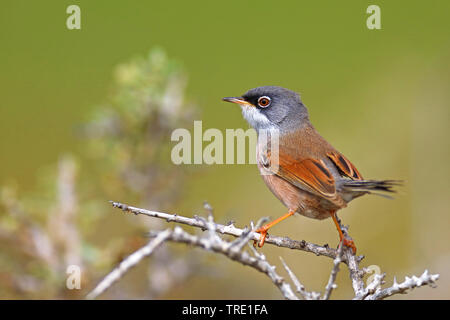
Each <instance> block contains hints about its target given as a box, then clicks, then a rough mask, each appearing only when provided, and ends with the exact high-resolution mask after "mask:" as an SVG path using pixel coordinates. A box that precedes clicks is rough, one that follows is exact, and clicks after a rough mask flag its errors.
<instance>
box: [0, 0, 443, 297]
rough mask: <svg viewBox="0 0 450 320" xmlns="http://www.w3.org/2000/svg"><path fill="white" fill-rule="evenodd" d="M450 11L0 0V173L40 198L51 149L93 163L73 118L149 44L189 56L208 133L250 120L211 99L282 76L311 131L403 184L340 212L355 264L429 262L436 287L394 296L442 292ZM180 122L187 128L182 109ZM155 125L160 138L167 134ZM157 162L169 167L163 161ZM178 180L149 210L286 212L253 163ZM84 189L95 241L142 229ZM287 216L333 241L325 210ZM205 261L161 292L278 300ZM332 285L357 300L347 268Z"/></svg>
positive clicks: (283, 231) (2, 179)
mask: <svg viewBox="0 0 450 320" xmlns="http://www.w3.org/2000/svg"><path fill="white" fill-rule="evenodd" d="M71 4H77V5H79V6H80V8H81V21H82V22H81V26H82V29H81V30H68V29H67V28H66V18H67V17H68V15H67V14H66V8H67V6H69V5H71ZM370 4H377V5H379V6H380V8H381V24H382V29H381V30H368V29H367V27H366V19H367V17H368V15H367V14H366V8H367V7H368V6H369V5H370ZM449 10H450V2H448V1H445V0H442V1H395V2H394V1H341V2H337V1H320V2H319V1H316V2H314V1H292V2H288V1H286V2H274V1H227V2H213V1H189V2H186V1H184V2H181V1H180V2H176V3H175V2H168V1H135V0H133V1H126V2H125V1H116V2H112V1H100V0H97V1H66V0H64V1H61V0H59V1H47V0H45V1H44V0H42V1H34V2H30V1H17V0H15V1H10V0H4V1H2V3H1V6H0V40H1V45H0V92H1V101H0V150H1V151H0V163H1V169H0V184H1V185H14V188H15V190H16V192H17V194H18V195H19V196H18V198H21V197H22V198H23V197H28V196H30V195H33V197H34V198H39V197H40V192H41V191H42V189H41V182H40V179H44V180H45V179H46V176H47V175H48V174H49V172H53V171H56V164H57V162H58V159H60V157H61V155H63V154H68V153H69V154H72V155H74V157H75V158H76V159H77V163H78V164H77V167H78V175H80V176H83V175H85V172H90V170H92V168H91V167H90V164H91V161H89V160H86V157H85V150H86V148H85V145H86V141H85V140H84V139H80V138H79V137H78V135H77V134H76V128H77V126H79V125H80V124H81V123H84V122H86V121H87V120H89V119H90V117H91V114H92V112H94V109H95V108H96V106H98V105H101V104H103V103H104V102H105V100H106V99H107V97H109V96H111V94H112V92H114V72H115V71H114V70H116V67H117V66H118V65H120V64H123V63H126V62H127V61H130V59H135V58H137V57H145V56H147V54H148V52H149V50H151V49H152V48H155V47H159V48H162V49H163V50H164V51H165V52H166V54H167V56H168V57H170V59H175V60H176V61H179V62H180V63H181V65H182V66H183V70H184V72H185V73H186V74H187V91H186V96H187V97H186V99H189V101H191V102H192V104H194V105H195V106H196V108H197V109H196V113H195V116H193V119H198V120H202V121H203V128H204V129H206V128H219V129H225V128H247V127H248V125H247V124H246V122H245V121H244V119H243V118H242V116H241V113H240V111H239V109H238V108H234V107H233V106H232V105H229V104H225V103H223V102H221V100H220V99H221V98H222V97H224V96H232V95H240V94H242V93H243V92H245V91H246V90H248V89H250V88H253V87H256V86H260V85H280V86H283V87H287V88H290V89H292V90H295V91H297V92H300V93H301V95H302V99H303V102H304V103H305V104H306V106H307V107H308V108H309V111H310V116H311V119H312V122H313V124H314V125H315V127H316V128H317V129H318V130H319V132H321V134H322V135H323V136H324V137H325V138H327V139H328V140H329V141H330V142H331V143H332V144H333V145H334V146H335V147H336V148H337V149H338V150H340V151H341V152H342V153H344V154H345V155H346V156H347V157H348V158H349V159H351V161H352V162H353V163H354V164H355V165H356V166H357V167H358V169H359V171H360V172H361V173H362V174H363V175H364V177H367V178H380V179H383V178H393V179H403V180H405V181H406V184H405V187H404V188H403V189H402V192H401V193H400V194H399V195H398V196H397V197H396V199H395V200H393V201H389V200H386V199H384V198H381V197H364V198H362V199H358V200H356V201H355V202H354V203H352V204H351V205H350V206H349V208H347V209H345V210H344V211H342V212H341V214H340V217H341V218H342V219H343V222H344V224H349V225H350V234H351V235H352V236H353V238H354V239H355V242H356V245H357V247H358V250H359V253H360V254H364V255H365V256H366V259H365V260H364V261H363V265H364V266H369V265H373V264H375V265H378V266H380V268H381V270H382V271H383V272H387V274H388V276H387V281H388V283H390V282H391V281H392V278H393V276H394V275H396V276H397V279H399V280H400V279H403V277H404V276H405V275H411V274H420V273H422V272H423V270H424V269H429V270H430V271H431V272H434V273H440V274H441V278H440V280H439V282H438V288H436V289H431V288H421V289H417V290H415V291H414V292H413V293H411V294H410V295H408V296H401V297H398V298H403V299H404V298H421V299H429V298H440V299H442V298H445V299H448V298H450V280H449V276H450V247H449V240H450V235H449V233H448V227H449V222H450V215H449V214H450V212H449V207H450V200H449V193H450V182H449V178H450V175H449V171H450V170H449V167H448V163H449V160H450V151H449V150H450V149H449V142H448V141H449V140H448V138H449V133H450V129H449V126H448V124H449V119H450V117H449V103H450V91H449V88H450V65H449V61H450V37H449V35H450V32H449V31H450V21H449V20H448V12H449ZM186 127H187V128H188V129H191V128H192V121H191V122H187V124H186ZM165 137H166V138H167V143H168V144H169V146H170V135H166V136H165ZM164 161H165V162H166V163H167V164H168V165H169V166H170V158H169V157H167V158H166V159H164ZM185 169H186V168H181V167H175V166H173V168H171V170H174V171H177V170H185ZM188 170H190V169H188ZM42 177H44V178H42ZM90 179H93V180H95V176H91V177H90ZM177 191H178V192H179V193H180V195H179V197H177V199H176V201H175V202H172V203H169V204H167V203H165V204H161V206H160V207H153V208H150V209H154V210H161V211H164V210H169V211H174V210H176V211H177V212H178V213H180V214H184V215H188V216H190V215H193V214H195V213H197V214H198V213H202V214H204V210H203V208H202V203H203V201H204V200H207V201H208V202H209V203H211V204H212V206H213V207H214V209H215V215H216V220H217V221H219V222H226V221H227V220H230V219H233V220H235V221H236V224H237V225H238V226H244V225H247V224H248V223H249V221H250V220H255V221H256V220H258V219H259V218H260V217H262V216H270V217H272V218H275V217H277V216H279V215H281V214H283V213H284V211H285V209H284V208H283V206H282V205H281V204H280V203H279V202H278V200H277V199H276V198H275V197H273V196H272V195H271V193H270V191H269V190H268V189H267V188H266V187H265V185H264V183H263V181H262V179H261V178H260V177H259V175H258V172H257V169H256V167H255V166H252V165H216V166H204V167H201V168H198V169H194V170H193V172H192V173H191V174H190V175H189V177H188V179H186V181H185V183H184V184H183V185H182V190H177ZM91 197H93V198H97V201H103V200H104V208H102V210H104V211H105V212H108V215H107V218H103V219H104V220H103V221H108V224H106V226H105V225H103V226H102V228H98V229H97V230H95V232H94V233H95V237H92V240H91V241H92V242H93V243H95V244H96V246H97V247H98V250H101V249H102V246H103V245H104V244H106V243H112V242H114V241H116V240H117V239H124V238H127V237H130V236H132V235H134V236H138V237H139V236H140V235H141V233H140V231H133V230H135V229H136V226H135V225H134V224H133V223H134V222H132V221H131V220H133V219H134V220H136V219H138V218H135V217H127V216H125V215H121V214H119V213H118V212H116V211H115V210H114V209H110V208H109V207H108V206H109V204H108V203H107V202H106V201H107V200H109V199H108V198H105V199H103V198H100V197H101V195H97V194H96V193H95V190H93V191H92V194H91ZM133 199H134V198H133V197H132V196H129V197H128V196H127V194H122V198H121V199H114V200H119V201H122V202H128V203H129V202H131V203H132V201H133ZM2 214H6V213H5V212H2ZM30 219H31V218H30ZM291 219H292V221H291V223H284V224H280V225H279V226H277V227H276V228H274V229H273V230H272V233H273V234H276V235H286V236H289V237H291V238H295V239H305V240H308V241H311V242H314V243H318V244H324V243H328V244H330V245H331V246H335V245H337V243H338V235H337V232H336V230H335V227H334V225H333V223H332V221H331V220H330V221H328V220H325V221H315V220H312V219H307V218H304V217H294V218H291ZM139 221H142V220H139ZM124 225H130V226H127V227H123V226H124ZM160 227H161V228H162V227H164V226H160ZM106 229H107V230H106ZM82 233H83V232H82V230H81V234H82ZM172 247H174V248H173V250H175V251H176V250H181V249H182V248H177V246H172ZM189 250H191V249H189ZM263 251H264V252H265V253H266V254H267V257H268V259H270V260H271V261H272V262H273V263H275V264H277V265H278V266H279V267H278V270H279V271H280V273H282V274H283V275H285V274H284V273H283V271H282V268H281V266H280V263H279V259H278V256H282V257H283V258H284V260H285V261H286V262H287V264H288V265H289V266H290V267H291V268H292V269H293V270H294V271H295V273H296V274H297V276H298V277H299V278H300V280H301V281H302V282H303V284H304V285H305V286H306V287H307V288H308V289H310V290H315V291H321V290H323V288H324V286H325V284H326V282H327V280H328V275H329V270H330V268H331V266H332V261H331V260H330V259H326V258H320V257H315V256H312V255H309V254H303V253H298V252H292V251H290V250H287V249H279V248H274V247H272V246H265V247H264V248H263ZM128 253H129V252H128ZM198 254H199V255H203V253H201V252H199V253H198ZM13 256H14V255H13ZM203 256H208V255H207V254H206V255H203ZM22 258H23V257H22ZM0 259H1V260H0V272H2V274H3V276H5V275H6V274H10V273H13V272H14V271H13V270H9V269H7V268H3V270H1V269H2V265H3V266H5V265H6V263H7V262H6V260H7V258H6V257H5V256H1V255H0ZM205 259H206V260H205V262H204V263H203V264H202V265H201V266H197V267H195V269H196V270H197V268H198V270H197V271H198V272H196V270H194V271H193V272H192V273H191V275H190V276H189V277H186V279H183V281H180V282H179V283H178V284H177V285H174V286H172V287H171V288H170V290H167V291H165V292H164V294H162V295H159V296H157V297H159V298H168V299H173V298H176V299H178V298H192V299H203V298H212V299H216V298H217V299H219V298H221V299H230V298H234V299H241V298H247V299H253V298H254V299H258V298H266V299H267V298H268V299H271V298H276V299H278V298H281V296H280V294H279V292H278V291H277V289H276V288H275V287H274V286H273V285H272V284H271V282H270V281H269V280H268V279H267V278H265V277H264V276H263V275H262V274H258V273H257V272H254V271H253V270H251V269H249V268H246V267H243V266H241V265H238V264H236V263H234V262H231V261H228V260H226V259H225V258H222V257H206V258H205ZM2 260H3V261H2ZM113 265H114V264H113V263H110V264H106V265H104V266H102V267H99V268H100V271H99V272H98V273H97V274H96V276H93V277H92V279H90V280H89V282H88V283H85V284H84V287H83V290H82V292H83V293H84V294H85V293H87V292H88V290H89V289H92V288H93V286H94V285H95V284H96V283H97V282H98V281H99V280H100V278H101V276H102V275H104V274H106V272H108V271H109V270H110V269H111V267H112V266H113ZM144 271H146V270H145V267H139V268H137V269H136V270H133V271H132V273H131V274H130V275H129V276H127V277H126V278H125V279H123V280H122V282H125V284H119V285H118V288H121V287H120V286H126V288H128V290H130V292H133V293H134V294H130V295H129V296H126V297H125V298H140V297H145V294H146V290H147V289H146V287H145V283H144V284H142V280H141V277H142V274H143V273H144ZM149 272H151V270H149ZM63 277H64V275H63ZM48 285H49V286H50V285H54V286H61V283H57V282H56V283H49V284H48ZM338 285H339V288H338V290H337V291H335V292H334V294H333V295H334V298H349V297H351V287H350V281H349V280H348V274H347V271H346V270H344V271H342V272H341V273H340V274H339V276H338ZM129 288H131V289H129ZM61 290H63V289H61ZM117 290H118V289H116V293H117ZM1 293H2V296H1V298H21V297H30V295H29V294H28V293H27V292H22V291H20V292H14V293H12V291H8V290H3V291H1ZM61 296H64V294H62V293H61V292H57V293H52V294H48V293H46V294H45V295H44V294H42V295H40V293H39V291H38V292H35V293H34V294H33V295H31V297H33V298H36V297H44V298H51V297H61ZM69 297H71V296H70V295H69ZM74 297H75V296H74ZM105 297H113V298H114V297H116V296H114V295H110V296H108V295H105ZM119 297H120V295H119Z"/></svg>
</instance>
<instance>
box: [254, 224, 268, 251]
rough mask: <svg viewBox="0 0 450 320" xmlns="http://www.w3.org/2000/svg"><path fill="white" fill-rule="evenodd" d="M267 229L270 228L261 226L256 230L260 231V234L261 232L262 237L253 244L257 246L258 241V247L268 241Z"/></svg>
mask: <svg viewBox="0 0 450 320" xmlns="http://www.w3.org/2000/svg"><path fill="white" fill-rule="evenodd" d="M267 230H268V228H264V227H261V228H259V229H257V230H255V232H258V233H259V234H261V237H260V238H259V241H258V242H257V241H256V240H255V241H254V242H253V246H256V243H258V247H260V248H262V247H263V245H264V242H265V241H266V237H267Z"/></svg>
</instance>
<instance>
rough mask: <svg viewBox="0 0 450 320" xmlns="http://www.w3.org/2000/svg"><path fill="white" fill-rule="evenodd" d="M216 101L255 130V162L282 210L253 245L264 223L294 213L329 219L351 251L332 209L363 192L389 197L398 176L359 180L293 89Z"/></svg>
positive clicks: (258, 91) (267, 90) (257, 90)
mask: <svg viewBox="0 0 450 320" xmlns="http://www.w3.org/2000/svg"><path fill="white" fill-rule="evenodd" d="M222 100H224V101H226V102H231V103H235V104H238V105H239V106H240V107H241V109H242V115H243V117H244V118H245V119H246V120H247V122H248V123H249V124H250V125H251V126H252V127H253V128H254V129H255V130H256V132H257V136H258V142H257V150H256V157H257V159H256V163H257V167H258V169H259V171H260V174H261V176H262V178H263V180H264V182H265V184H266V185H267V187H268V188H269V189H270V191H272V193H273V194H274V195H275V196H276V197H277V198H278V199H279V200H280V201H281V202H282V203H283V204H284V206H286V207H287V209H288V212H287V213H286V214H284V215H282V216H281V217H279V218H278V219H275V220H273V221H271V222H269V223H267V224H265V225H263V226H262V227H260V228H258V229H257V230H256V232H257V233H259V234H260V239H259V241H258V246H259V247H262V246H263V245H264V242H265V239H266V237H267V233H268V230H269V229H270V228H272V227H273V226H274V225H276V224H278V223H279V222H281V221H283V220H285V219H286V218H288V217H290V216H292V215H294V214H300V215H303V216H306V217H309V218H313V219H318V220H323V219H327V218H331V219H332V220H333V222H334V224H335V225H336V228H337V231H338V233H339V243H342V244H343V245H344V246H346V247H349V248H351V249H352V251H353V254H355V253H356V246H355V243H354V241H353V239H351V238H350V237H349V236H348V235H347V234H346V233H345V231H344V230H343V228H342V226H341V224H340V220H339V219H338V217H337V214H336V213H337V211H338V210H340V209H343V208H345V207H347V204H348V203H349V202H350V201H352V200H353V199H355V198H358V197H360V196H363V195H365V194H378V195H385V196H387V197H389V196H388V194H389V193H393V192H395V188H394V187H395V186H397V185H399V184H400V181H399V180H366V179H364V178H363V176H362V175H361V173H360V172H359V171H358V169H357V168H356V167H355V166H354V165H353V164H352V163H351V162H350V160H348V159H347V158H346V157H345V156H344V155H343V154H342V153H340V152H339V151H337V150H336V149H335V148H334V147H333V146H332V145H331V144H330V143H329V142H328V141H327V140H325V139H324V138H323V137H322V136H321V135H320V134H319V133H318V132H317V130H316V129H315V128H314V127H313V125H312V124H311V122H310V118H309V113H308V110H307V108H306V106H305V105H304V104H303V102H302V100H301V98H300V95H299V94H297V93H296V92H294V91H291V90H289V89H286V88H282V87H279V86H262V87H257V88H254V89H250V90H248V91H247V92H246V93H245V94H243V95H242V96H238V97H225V98H223V99H222ZM275 137H276V139H275Z"/></svg>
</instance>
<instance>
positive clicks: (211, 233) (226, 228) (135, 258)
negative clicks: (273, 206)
mask: <svg viewBox="0 0 450 320" xmlns="http://www.w3.org/2000/svg"><path fill="white" fill-rule="evenodd" d="M111 204H112V205H113V207H115V208H119V209H122V210H123V211H126V212H132V213H134V214H136V215H138V214H141V215H146V216H150V217H155V218H159V219H165V220H166V221H167V222H176V223H181V224H185V225H189V226H193V227H197V228H201V229H202V230H207V234H206V235H204V236H198V235H192V234H190V233H188V232H186V231H184V230H183V229H181V228H180V227H175V229H174V230H171V229H167V230H165V231H162V232H156V233H154V232H153V233H151V234H150V236H151V237H153V239H152V240H150V242H149V243H148V244H147V245H146V246H144V247H142V248H141V249H139V250H137V251H136V252H134V253H133V254H131V255H130V256H129V257H128V258H126V259H125V260H124V261H122V262H121V263H120V264H119V266H118V267H117V268H115V269H114V270H113V271H112V272H111V273H110V274H108V275H107V276H106V277H105V278H104V279H103V280H102V281H101V282H100V284H99V285H97V287H96V288H95V289H94V290H93V291H92V292H91V293H90V294H89V295H88V296H87V298H88V299H93V298H96V297H98V296H99V295H100V294H102V293H103V292H104V291H106V290H107V289H108V288H109V287H111V286H112V284H113V283H115V282H116V281H118V280H119V279H120V278H121V277H122V276H123V275H124V274H125V273H126V272H127V271H128V270H129V269H130V268H132V267H133V266H135V265H136V264H137V263H139V262H140V261H141V260H142V259H143V258H145V257H148V256H149V255H151V254H152V253H153V252H154V250H155V249H156V248H157V247H159V246H160V245H161V244H162V243H163V242H166V241H171V242H178V243H185V244H188V245H191V246H195V247H199V248H202V249H204V250H208V251H212V252H215V253H220V254H223V255H225V256H226V257H228V258H230V259H231V260H233V261H237V262H239V263H241V264H243V265H246V266H249V267H252V268H254V269H256V270H258V271H260V272H262V273H264V274H265V275H266V276H268V277H269V278H270V280H271V281H272V282H273V283H274V285H275V286H276V287H277V288H278V289H279V290H280V292H281V294H282V295H283V297H284V298H285V299H292V300H297V299H299V297H298V296H297V295H296V294H295V293H294V292H293V290H292V288H291V286H290V285H289V284H288V283H287V282H286V281H285V280H284V279H283V278H282V277H281V276H280V275H279V274H277V273H276V272H275V266H273V265H271V264H270V263H269V262H268V261H267V260H266V258H265V256H264V255H263V254H262V253H259V252H258V251H257V250H256V249H255V248H254V247H252V246H251V245H249V248H250V250H251V253H252V254H250V253H249V252H247V251H245V250H244V247H245V246H246V245H247V244H249V242H251V241H257V240H259V237H260V235H259V233H256V232H255V230H256V229H257V227H258V226H259V225H260V224H261V223H262V220H263V219H262V220H260V221H259V222H258V225H257V226H256V227H255V226H253V223H251V228H247V227H246V228H244V229H240V228H237V227H235V226H234V224H233V223H229V224H227V225H223V224H218V223H216V222H214V220H213V216H212V210H211V209H210V210H209V211H210V214H209V217H208V219H205V218H203V217H200V216H194V217H193V218H188V217H184V216H180V215H177V214H169V213H165V212H158V211H151V210H146V209H141V208H136V207H132V206H128V205H126V204H122V203H119V202H113V201H111ZM209 208H210V207H209ZM339 223H340V221H339ZM342 229H343V231H344V232H345V234H346V236H349V235H348V231H347V230H348V227H344V226H342ZM219 234H226V235H231V236H234V237H236V238H237V239H235V240H234V241H226V240H224V239H223V238H222V237H220V236H219ZM266 243H267V244H272V245H276V246H279V247H284V248H289V249H293V250H300V251H305V252H310V253H314V254H316V255H317V256H325V257H328V258H332V259H333V268H332V270H331V273H330V277H329V280H328V283H327V285H326V287H325V292H324V295H323V299H329V298H330V295H331V293H332V291H333V289H335V288H336V287H337V285H336V284H335V282H336V277H337V274H338V272H339V265H340V264H341V263H344V264H345V265H347V268H348V270H349V275H350V280H351V282H352V287H353V291H354V293H355V296H354V298H353V299H355V300H362V299H365V300H379V299H384V298H387V297H390V296H392V295H395V294H398V293H405V292H407V291H408V290H410V289H414V288H417V287H421V286H424V285H430V286H434V285H435V282H436V281H437V279H438V278H439V275H438V274H429V273H428V271H427V270H426V271H425V272H424V273H423V274H422V275H421V276H420V277H416V276H412V277H411V278H408V277H406V278H405V281H404V282H402V283H400V284H398V283H397V282H396V281H395V280H394V284H393V285H392V286H391V287H389V288H385V289H382V288H381V285H382V284H383V283H384V281H383V280H384V277H385V274H384V273H383V274H376V275H375V277H374V280H373V281H372V282H371V283H370V284H368V285H367V286H365V285H364V280H363V277H364V275H365V274H366V270H365V269H364V268H363V269H361V268H360V267H359V263H360V261H361V260H362V259H363V258H364V257H363V256H355V255H354V254H353V252H352V250H351V249H350V248H347V247H345V246H342V245H340V246H339V248H338V250H335V249H332V248H329V247H328V246H319V245H316V244H313V243H309V242H307V241H305V240H301V241H297V240H292V239H289V238H285V237H276V236H270V235H269V236H268V237H267V238H266ZM280 259H281V258H280ZM281 261H282V263H283V266H284V268H285V269H286V271H287V273H288V275H289V277H290V278H291V280H292V282H293V284H294V286H295V288H296V291H297V292H298V293H299V294H300V295H301V297H302V298H303V299H305V300H317V299H320V293H317V292H309V291H307V290H306V289H305V287H304V286H303V285H302V284H301V283H300V281H299V280H298V278H297V277H296V276H295V274H294V273H293V272H292V271H291V269H290V268H289V267H288V266H287V265H286V263H285V262H284V260H283V259H281Z"/></svg>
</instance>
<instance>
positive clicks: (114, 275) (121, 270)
mask: <svg viewBox="0 0 450 320" xmlns="http://www.w3.org/2000/svg"><path fill="white" fill-rule="evenodd" d="M171 233H172V230H170V229H167V230H165V231H162V232H160V233H159V234H158V236H157V237H156V238H154V239H152V240H151V241H150V242H149V243H148V244H146V245H145V246H143V247H142V248H140V249H139V250H137V251H135V252H134V253H132V254H131V255H130V256H128V257H127V258H126V259H125V260H123V261H122V262H121V263H120V264H119V265H118V266H117V267H116V268H115V269H114V270H113V271H111V272H110V273H109V274H108V275H107V276H106V277H105V278H104V279H103V280H102V281H101V282H100V283H99V284H98V285H97V286H96V287H95V289H94V290H92V291H91V292H90V293H89V294H88V295H87V296H86V299H95V298H97V297H98V296H99V295H101V294H102V293H103V292H105V291H106V290H107V289H108V288H109V287H111V286H112V285H113V284H114V283H115V282H116V281H118V280H119V279H120V278H122V277H123V275H124V274H125V273H127V272H128V270H130V269H131V268H132V267H134V266H135V265H137V264H138V263H139V262H140V261H141V260H142V259H144V258H145V257H148V256H149V255H151V254H152V253H153V251H155V249H156V248H158V247H159V246H160V245H161V244H162V243H163V242H164V241H166V240H167V239H168V238H169V236H170V235H171Z"/></svg>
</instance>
